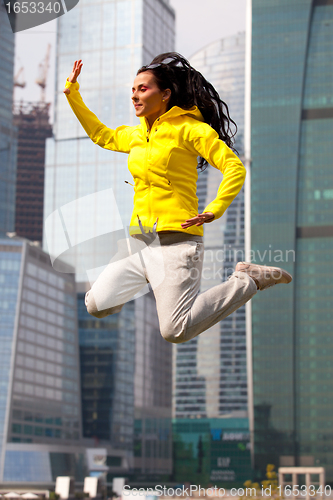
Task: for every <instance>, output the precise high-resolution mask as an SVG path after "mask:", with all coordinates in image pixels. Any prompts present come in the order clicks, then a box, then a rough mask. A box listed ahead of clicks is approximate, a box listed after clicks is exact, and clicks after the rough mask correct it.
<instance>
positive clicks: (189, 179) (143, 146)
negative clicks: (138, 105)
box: [66, 81, 246, 235]
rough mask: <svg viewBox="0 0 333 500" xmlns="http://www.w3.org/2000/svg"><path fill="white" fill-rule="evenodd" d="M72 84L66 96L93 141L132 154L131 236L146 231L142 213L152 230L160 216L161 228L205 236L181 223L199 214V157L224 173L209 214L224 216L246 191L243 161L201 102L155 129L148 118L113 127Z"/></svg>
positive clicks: (175, 109) (175, 112)
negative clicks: (222, 137) (209, 119)
mask: <svg viewBox="0 0 333 500" xmlns="http://www.w3.org/2000/svg"><path fill="white" fill-rule="evenodd" d="M66 88H69V89H70V94H66V96H67V98H68V101H69V104H70V106H71V108H72V109H73V111H74V113H75V115H76V116H77V118H78V119H79V121H80V123H81V125H82V126H83V128H84V129H85V131H86V132H87V134H88V136H89V137H90V138H91V140H92V141H93V142H94V143H95V144H98V145H99V146H101V147H103V148H105V149H110V150H112V151H120V152H123V153H128V154H129V158H128V168H129V170H130V172H131V174H132V176H133V178H134V184H135V185H134V210H133V213H132V218H131V223H130V226H131V230H130V232H131V234H134V233H136V232H140V230H139V226H138V219H137V215H139V217H140V220H141V222H142V224H143V226H144V227H145V230H146V231H147V230H151V229H152V228H153V225H154V222H155V221H156V219H157V218H158V224H157V231H183V232H185V233H189V234H197V235H203V226H195V225H194V226H191V227H189V228H188V229H183V228H182V227H181V224H182V223H184V222H185V220H186V219H190V218H191V217H194V216H195V215H197V214H198V198H197V196H196V183H197V178H198V173H197V157H198V156H202V157H203V158H205V159H206V160H207V161H208V163H210V165H212V166H213V167H215V168H217V169H219V170H220V171H221V172H222V174H223V180H222V182H221V184H220V187H219V189H218V192H217V196H216V198H215V200H213V201H212V202H211V203H209V205H207V206H206V208H205V210H204V212H212V213H213V214H214V216H215V219H218V218H219V217H221V216H222V215H223V213H224V212H225V210H226V209H227V208H228V206H229V205H230V203H231V202H232V200H233V199H234V198H235V196H237V194H238V193H239V191H240V190H241V187H242V185H243V183H244V179H245V174H246V171H245V168H244V166H243V164H242V162H241V161H240V160H239V158H238V157H237V156H236V155H235V154H234V153H233V151H231V149H230V148H228V146H227V145H226V144H225V143H224V142H223V141H221V140H220V139H219V137H218V134H217V133H216V131H215V130H214V129H213V128H211V127H210V126H209V125H208V124H207V123H205V122H204V119H203V117H202V114H201V112H200V111H199V109H198V108H197V107H196V106H194V107H193V108H191V109H190V110H184V109H182V108H179V107H178V106H174V107H173V108H171V109H170V110H169V111H167V112H166V113H165V114H163V115H162V116H160V117H159V118H158V119H157V120H156V121H155V123H154V124H153V126H152V128H151V130H150V131H149V127H148V124H147V122H146V119H145V118H140V121H141V124H140V125H137V126H134V127H129V126H121V127H118V128H116V129H115V130H112V129H110V128H108V127H106V126H105V125H103V123H101V122H100V120H99V119H98V118H97V117H96V116H95V115H94V114H93V113H92V112H91V111H90V110H89V109H88V108H87V106H86V105H85V104H84V102H83V100H82V98H81V95H80V93H79V91H78V90H79V84H78V82H76V83H70V82H69V81H67V82H66Z"/></svg>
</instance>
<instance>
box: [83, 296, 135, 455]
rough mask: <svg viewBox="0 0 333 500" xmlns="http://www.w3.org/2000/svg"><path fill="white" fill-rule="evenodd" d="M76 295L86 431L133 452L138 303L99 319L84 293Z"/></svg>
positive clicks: (114, 445)
mask: <svg viewBox="0 0 333 500" xmlns="http://www.w3.org/2000/svg"><path fill="white" fill-rule="evenodd" d="M77 298H78V315H79V316H78V317H79V339H80V359H81V390H82V416H83V435H84V437H89V438H94V439H98V440H104V441H109V443H110V444H111V446H112V447H113V448H115V449H123V450H127V451H132V450H133V415H134V395H133V377H134V361H135V360H134V356H135V323H134V302H133V301H131V302H129V303H128V304H125V306H124V307H123V309H122V311H121V312H120V313H117V314H113V315H112V316H108V317H107V318H104V319H103V320H99V319H97V318H94V317H93V316H90V315H89V314H88V312H87V309H86V306H85V304H84V294H81V293H79V294H78V295H77Z"/></svg>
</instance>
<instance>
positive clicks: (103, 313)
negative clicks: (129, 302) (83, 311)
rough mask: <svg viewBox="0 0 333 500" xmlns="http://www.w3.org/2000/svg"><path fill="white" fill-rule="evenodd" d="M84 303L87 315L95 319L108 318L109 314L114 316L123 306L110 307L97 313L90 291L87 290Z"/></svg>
mask: <svg viewBox="0 0 333 500" xmlns="http://www.w3.org/2000/svg"><path fill="white" fill-rule="evenodd" d="M84 302H85V305H86V307H87V311H88V313H89V314H91V316H94V317H95V318H98V319H102V318H106V316H110V315H111V314H116V313H118V312H120V311H121V309H122V307H123V305H124V304H121V305H119V306H115V307H110V308H109V309H104V310H103V311H99V310H98V308H97V305H96V302H95V299H94V296H93V294H92V292H91V290H89V292H87V293H86V296H85V300H84Z"/></svg>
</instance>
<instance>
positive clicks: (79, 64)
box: [64, 59, 83, 94]
mask: <svg viewBox="0 0 333 500" xmlns="http://www.w3.org/2000/svg"><path fill="white" fill-rule="evenodd" d="M82 66H83V62H82V59H79V60H78V61H75V63H74V66H73V70H72V72H71V74H70V75H69V77H68V78H67V80H68V81H69V82H71V83H75V82H76V80H77V78H78V76H79V75H80V73H81V69H82ZM64 94H70V90H69V89H66V88H65V89H64Z"/></svg>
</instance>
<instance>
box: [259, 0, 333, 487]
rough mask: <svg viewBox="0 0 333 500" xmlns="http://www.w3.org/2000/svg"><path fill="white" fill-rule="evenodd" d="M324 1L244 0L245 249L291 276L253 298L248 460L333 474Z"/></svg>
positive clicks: (330, 68) (329, 22)
mask: <svg viewBox="0 0 333 500" xmlns="http://www.w3.org/2000/svg"><path fill="white" fill-rule="evenodd" d="M332 42H333V3H332V1H330V0H328V1H323V0H313V1H311V0H304V1H303V2H298V1H297V0H279V1H277V0H268V1H267V0H253V32H252V132H251V133H252V138H251V157H252V176H251V181H252V183H251V193H252V194H251V196H252V201H251V204H252V210H251V229H252V253H253V256H254V260H256V261H257V262H258V263H260V262H263V263H265V264H270V263H271V265H274V264H275V263H276V264H275V265H280V266H282V267H284V268H286V269H287V270H288V271H289V272H291V274H292V275H293V282H292V283H291V285H288V287H277V288H274V289H272V290H268V291H265V293H264V294H259V295H260V297H258V296H256V297H254V299H253V301H252V302H253V306H252V314H253V325H252V334H253V390H254V401H253V404H254V445H255V448H254V454H255V467H256V471H257V473H258V475H259V474H262V475H263V473H264V470H265V466H266V464H267V463H274V464H275V465H277V466H278V465H315V466H324V467H325V469H326V479H327V481H328V482H329V481H332V479H333V468H332V464H333V456H332V447H331V445H330V440H331V436H332V429H333V418H332V415H333V402H332V397H331V395H332V389H333V385H332V384H333V382H332V381H333V372H332V363H331V361H330V360H331V358H332V354H333V350H332V349H333V346H332V342H331V333H332V306H333V301H332V297H333V288H332V278H333V276H332V269H331V266H330V265H329V264H328V259H329V258H330V256H331V254H332V247H333V228H332V213H333V174H332V168H331V163H332V154H333V146H332V133H333V101H332V90H333V89H332V86H333V60H332Z"/></svg>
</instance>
